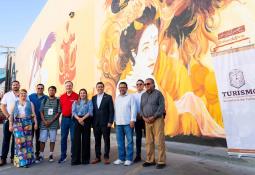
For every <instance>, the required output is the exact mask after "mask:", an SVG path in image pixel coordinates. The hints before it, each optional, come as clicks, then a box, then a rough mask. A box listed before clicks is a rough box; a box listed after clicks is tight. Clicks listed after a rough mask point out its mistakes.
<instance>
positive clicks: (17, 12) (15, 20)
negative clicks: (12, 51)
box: [0, 0, 47, 67]
mask: <svg viewBox="0 0 255 175" xmlns="http://www.w3.org/2000/svg"><path fill="white" fill-rule="evenodd" d="M46 2H47V0H0V45H6V46H11V47H16V48H17V47H18V46H19V45H20V44H21V42H22V40H23V38H24V37H25V36H26V34H27V32H28V30H29V29H30V27H31V25H32V24H33V22H34V21H35V19H36V17H37V16H38V15H39V14H40V12H41V10H42V9H43V7H44V5H45V4H46ZM3 51H5V50H3V49H1V48H0V52H3ZM5 61H6V58H5V56H4V55H2V54H1V53H0V67H3V66H4V64H5Z"/></svg>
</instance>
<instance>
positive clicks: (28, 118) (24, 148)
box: [9, 89, 38, 168]
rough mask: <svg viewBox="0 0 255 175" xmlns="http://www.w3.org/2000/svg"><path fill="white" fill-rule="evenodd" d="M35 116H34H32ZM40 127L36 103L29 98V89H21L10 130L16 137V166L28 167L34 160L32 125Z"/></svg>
mask: <svg viewBox="0 0 255 175" xmlns="http://www.w3.org/2000/svg"><path fill="white" fill-rule="evenodd" d="M32 116H33V117H32ZM33 120H34V129H35V130H37V129H38V125H37V119H36V115H35V112H34V105H33V104H32V103H31V102H30V101H28V100H27V91H26V90H25V89H21V90H20V95H19V100H17V101H16V102H15V105H14V109H13V113H12V115H11V117H10V126H9V130H10V131H11V132H12V131H13V135H14V138H15V150H14V152H15V155H14V166H16V167H23V168H27V167H28V166H29V165H31V164H32V163H33V162H34V153H33V142H32V125H33Z"/></svg>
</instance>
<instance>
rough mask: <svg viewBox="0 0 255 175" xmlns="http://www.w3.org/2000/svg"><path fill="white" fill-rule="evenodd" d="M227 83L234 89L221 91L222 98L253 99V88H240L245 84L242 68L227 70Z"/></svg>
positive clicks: (226, 99)
mask: <svg viewBox="0 0 255 175" xmlns="http://www.w3.org/2000/svg"><path fill="white" fill-rule="evenodd" d="M228 75H229V85H230V86H231V87H234V88H236V89H235V90H229V91H223V92H222V95H223V99H224V101H225V102H227V101H243V100H251V99H252V100H253V99H254V100H255V98H254V97H255V89H253V88H250V89H240V88H241V87H243V86H244V85H245V78H244V73H243V71H242V70H239V69H233V70H231V71H230V72H229V74H228Z"/></svg>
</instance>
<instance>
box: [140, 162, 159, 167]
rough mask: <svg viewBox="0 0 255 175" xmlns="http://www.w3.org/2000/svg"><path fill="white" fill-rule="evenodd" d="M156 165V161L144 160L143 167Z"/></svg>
mask: <svg viewBox="0 0 255 175" xmlns="http://www.w3.org/2000/svg"><path fill="white" fill-rule="evenodd" d="M154 165H156V163H155V162H151V163H150V162H144V163H143V167H149V166H154Z"/></svg>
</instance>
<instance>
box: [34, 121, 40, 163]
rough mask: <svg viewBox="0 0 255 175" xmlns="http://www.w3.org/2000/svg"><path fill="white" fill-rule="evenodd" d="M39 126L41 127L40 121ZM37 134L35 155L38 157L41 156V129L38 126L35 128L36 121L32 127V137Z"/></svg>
mask: <svg viewBox="0 0 255 175" xmlns="http://www.w3.org/2000/svg"><path fill="white" fill-rule="evenodd" d="M38 127H40V124H39V123H38ZM34 136H35V156H36V158H37V157H39V155H40V141H39V138H40V129H39V128H38V129H37V130H35V128H34V123H33V128H32V137H33V138H34Z"/></svg>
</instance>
